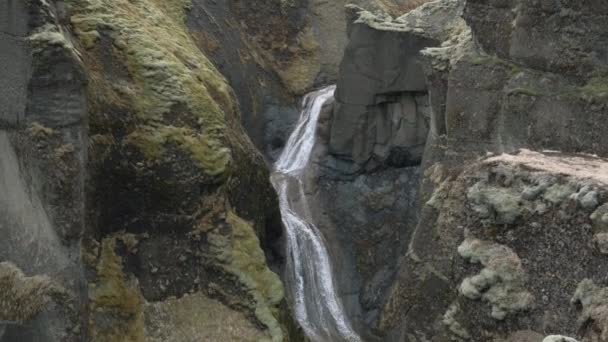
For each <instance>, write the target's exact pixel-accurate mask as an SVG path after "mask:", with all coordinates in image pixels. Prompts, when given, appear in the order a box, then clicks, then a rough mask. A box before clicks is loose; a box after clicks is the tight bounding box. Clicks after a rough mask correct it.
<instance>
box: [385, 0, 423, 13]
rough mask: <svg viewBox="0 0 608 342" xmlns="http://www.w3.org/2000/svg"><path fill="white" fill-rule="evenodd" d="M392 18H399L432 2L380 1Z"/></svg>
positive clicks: (409, 0) (419, 0) (412, 0)
mask: <svg viewBox="0 0 608 342" xmlns="http://www.w3.org/2000/svg"><path fill="white" fill-rule="evenodd" d="M380 1H381V2H382V4H383V5H384V6H385V7H386V9H387V10H388V11H389V14H391V15H392V16H394V17H398V16H401V15H403V14H405V13H407V12H409V11H411V10H413V9H415V8H416V7H418V6H421V5H423V4H425V3H427V2H430V1H432V0H380Z"/></svg>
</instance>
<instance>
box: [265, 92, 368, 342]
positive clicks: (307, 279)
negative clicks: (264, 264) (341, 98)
mask: <svg viewBox="0 0 608 342" xmlns="http://www.w3.org/2000/svg"><path fill="white" fill-rule="evenodd" d="M335 89H336V87H335V86H330V87H327V88H324V89H321V90H319V91H316V92H313V93H311V94H309V95H307V96H306V97H305V98H304V109H303V110H302V114H301V116H300V120H299V122H298V124H297V126H296V129H295V130H294V132H293V133H292V134H291V136H290V138H289V141H288V142H287V145H286V147H285V149H284V150H283V153H282V154H281V156H280V157H279V160H278V161H277V162H276V164H275V172H274V173H273V175H272V177H271V181H272V184H273V185H274V187H275V189H276V191H277V193H278V195H279V205H280V209H281V214H282V219H283V225H284V226H285V230H286V244H287V276H286V278H287V283H288V287H289V288H290V290H291V295H292V297H293V302H294V303H293V304H294V310H295V315H296V318H297V320H298V322H299V323H300V325H301V326H302V328H303V329H304V331H305V332H306V334H307V335H308V337H309V338H310V339H312V340H313V341H315V342H325V341H331V342H335V341H349V342H356V341H361V338H360V337H359V335H358V334H357V333H356V332H355V331H354V329H353V328H352V326H351V324H350V322H349V320H348V318H347V317H346V315H345V313H344V309H343V305H342V302H341V300H340V298H338V296H337V294H336V288H335V284H334V279H333V273H332V269H331V261H330V257H329V254H328V252H327V247H326V246H325V241H324V239H323V236H322V235H321V232H320V231H319V230H318V229H317V227H315V225H314V224H313V223H312V222H313V220H312V217H311V213H310V208H309V205H308V202H307V198H306V196H305V193H304V180H303V178H304V173H305V171H306V169H307V167H308V165H309V162H310V156H311V153H312V150H313V147H314V145H315V141H316V139H315V137H316V130H317V122H318V119H319V114H320V112H321V109H322V107H323V104H324V103H325V102H327V101H328V100H329V99H331V98H332V97H333V94H334V91H335Z"/></svg>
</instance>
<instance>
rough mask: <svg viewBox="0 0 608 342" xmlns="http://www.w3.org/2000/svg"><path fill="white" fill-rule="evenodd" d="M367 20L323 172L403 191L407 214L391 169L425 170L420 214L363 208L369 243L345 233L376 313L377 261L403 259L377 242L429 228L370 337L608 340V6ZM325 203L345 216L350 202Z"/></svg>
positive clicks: (439, 11) (360, 18) (396, 265)
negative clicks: (607, 135)
mask: <svg viewBox="0 0 608 342" xmlns="http://www.w3.org/2000/svg"><path fill="white" fill-rule="evenodd" d="M351 10H352V11H353V12H354V13H355V14H356V15H354V18H353V22H352V24H351V26H350V30H349V32H350V37H349V38H350V40H349V44H348V45H347V48H346V53H345V58H344V60H343V61H342V63H341V68H340V77H339V82H338V90H337V93H336V102H335V104H334V105H333V109H332V110H330V112H332V113H331V114H328V116H329V117H328V119H327V121H328V123H327V125H326V126H327V128H326V130H327V133H325V134H326V136H327V140H326V146H327V156H324V157H322V160H321V165H322V174H323V175H324V176H322V179H323V178H327V177H330V178H332V177H333V178H338V179H342V180H344V179H347V178H349V179H378V181H380V180H386V181H388V182H387V183H390V184H391V186H389V189H390V190H387V192H386V193H387V194H388V195H383V196H380V197H379V199H380V201H381V203H391V202H390V201H389V202H386V201H387V200H389V199H390V198H391V195H390V194H391V193H395V192H397V193H399V192H402V193H403V192H405V191H406V190H405V189H403V188H402V187H403V186H404V185H402V184H400V183H399V182H394V181H392V180H391V178H390V177H387V176H386V174H387V173H389V172H393V173H395V174H398V175H400V176H401V177H409V176H408V175H409V174H410V172H411V171H409V170H410V169H411V168H412V166H413V167H415V168H418V172H419V173H420V175H421V179H420V182H419V183H418V184H415V185H413V186H414V187H415V188H416V189H418V192H417V193H416V192H413V191H412V192H410V196H415V199H414V202H416V203H417V205H416V207H417V208H416V209H408V210H403V209H402V210H401V211H395V207H393V209H392V212H393V213H395V212H398V213H399V214H398V215H399V216H398V217H397V218H396V219H395V220H393V219H391V220H386V219H382V218H380V219H379V218H378V217H377V216H373V215H369V214H368V215H367V216H366V215H363V216H362V217H361V220H362V222H365V223H364V224H363V225H362V226H363V227H365V228H364V232H362V233H360V231H359V230H358V228H354V227H356V225H353V224H346V225H342V224H336V226H340V227H341V228H340V229H342V230H340V233H337V235H338V236H342V237H343V238H342V239H341V240H340V239H338V240H337V246H340V245H341V246H343V248H344V249H345V250H350V251H351V252H350V254H351V255H353V256H360V257H358V258H357V257H355V258H354V260H357V261H355V262H354V263H353V264H354V266H353V267H352V268H351V270H350V272H352V273H351V278H352V279H359V284H360V286H358V287H357V286H355V288H353V289H351V290H350V292H351V293H352V294H357V295H359V303H368V300H367V298H369V294H370V292H369V290H368V289H369V287H367V286H365V285H363V284H373V283H374V281H375V279H379V278H380V277H381V276H380V274H382V273H383V272H385V271H384V270H381V269H380V268H378V267H375V268H372V270H374V271H373V272H371V273H370V272H369V268H367V267H366V266H365V265H366V264H367V263H369V260H373V259H374V258H376V257H379V256H382V255H386V254H387V253H389V254H390V253H391V252H390V251H392V250H394V249H391V248H387V246H386V245H384V244H379V245H375V246H374V247H373V248H371V249H368V248H366V247H364V246H366V244H367V245H369V244H372V245H373V244H374V242H373V241H375V237H376V236H378V234H382V231H383V230H382V229H380V228H379V227H393V224H394V223H393V222H412V221H414V223H413V224H410V225H409V227H408V228H406V229H405V230H403V231H402V234H401V235H400V236H401V237H400V238H399V243H398V244H397V246H401V248H402V249H401V250H400V252H399V256H395V257H391V258H390V259H388V260H385V261H383V262H382V265H392V266H390V267H391V269H395V270H396V271H395V272H394V273H389V274H391V275H390V276H388V277H386V276H385V278H386V279H388V280H386V281H385V284H387V285H384V286H381V287H379V289H380V291H379V292H376V294H375V296H376V298H378V299H377V300H376V304H375V306H364V307H363V310H362V311H360V312H357V311H356V310H354V311H353V315H361V316H360V317H362V319H361V320H362V321H363V322H364V323H363V324H362V325H363V326H364V327H363V328H362V329H364V330H366V329H367V331H368V332H369V334H370V335H371V336H372V337H370V340H373V336H375V337H376V338H377V339H378V340H386V341H438V342H439V341H448V340H457V341H509V342H511V341H534V342H541V341H555V340H558V341H559V340H561V339H564V340H565V337H560V336H558V335H564V336H571V337H573V338H577V339H579V340H581V341H603V340H605V339H606V331H608V325H607V321H606V320H605V306H606V303H607V302H606V299H605V296H604V292H605V288H604V286H606V284H605V279H604V277H603V274H605V272H606V270H605V267H606V254H605V246H604V242H603V234H604V230H603V229H604V228H603V223H601V222H603V221H602V219H601V217H603V215H604V214H603V213H604V212H605V208H604V207H605V204H604V203H605V202H606V200H607V198H606V191H607V188H606V183H605V181H606V179H605V175H604V174H605V172H606V166H607V165H608V164H607V160H606V159H604V157H607V155H608V150H607V146H608V145H606V144H605V143H604V142H603V139H602V137H603V133H602V132H605V131H606V129H607V128H608V127H605V125H606V124H605V122H606V121H605V120H603V118H604V117H605V116H606V99H607V97H606V94H607V92H606V89H604V88H605V87H604V86H603V83H604V82H605V75H604V71H605V70H604V69H605V68H606V66H607V61H606V59H605V52H604V48H605V44H604V43H603V41H604V39H605V35H604V34H603V33H602V32H604V31H605V29H606V27H605V17H606V5H605V4H604V3H603V2H594V1H583V2H569V1H513V2H508V3H507V2H497V1H483V0H468V1H456V0H440V1H434V2H431V3H428V4H426V5H423V6H421V7H419V8H418V9H416V10H414V11H413V12H411V13H409V14H407V15H404V16H402V17H399V18H397V19H390V18H386V17H382V16H377V15H373V14H372V13H370V12H366V11H363V10H361V9H358V8H356V7H351ZM397 46H401V47H402V48H397ZM423 95H424V96H428V104H427V106H428V107H430V110H427V109H426V106H424V105H423V106H419V103H420V101H419V100H418V99H422V98H423V97H422V96H423ZM404 97H405V99H406V100H405V101H409V103H410V105H409V108H410V109H409V110H404V108H407V106H404ZM387 104H388V105H387ZM414 104H416V105H414ZM404 123H405V126H404ZM419 123H424V125H423V126H422V127H423V128H420V126H418V124H419ZM407 125H411V128H409V129H410V130H411V131H407V127H408V126H407ZM404 127H406V128H404ZM414 127H416V128H414ZM401 132H404V133H401ZM405 132H409V133H405ZM411 132H415V133H416V134H412V133H411ZM425 132H428V138H423V137H422V135H423V134H424V133H425ZM402 134H403V135H402ZM402 137H407V139H402ZM420 144H424V145H425V146H424V148H422V149H421V148H420ZM395 156H401V157H399V158H395ZM395 160H402V161H405V162H403V163H395V162H394V161H395ZM359 182H360V181H356V182H352V181H351V182H350V183H349V185H348V186H350V187H352V188H361V185H360V184H359ZM367 184H369V181H367ZM406 186H411V185H409V184H408V185H406ZM351 190H352V189H351ZM351 190H349V191H348V193H356V191H355V190H352V191H351ZM324 193H328V192H327V191H326V192H324ZM374 193H375V191H373V190H367V191H365V192H364V194H363V195H362V197H363V198H365V197H364V196H369V195H371V194H374ZM321 196H322V197H323V196H325V197H328V198H332V200H331V201H328V203H329V204H327V205H328V206H329V208H328V209H326V211H328V212H332V211H334V210H336V208H337V207H340V206H341V205H342V203H339V204H335V203H336V199H335V198H334V197H333V195H321ZM373 198H374V199H373V200H372V198H369V197H368V198H367V200H363V201H364V203H366V204H367V205H373V204H374V203H376V202H377V201H378V197H373ZM409 200H411V199H409ZM406 201H407V200H406ZM403 202H404V201H403V200H401V201H398V203H403ZM332 203H334V204H332ZM395 205H396V204H395ZM404 209H405V208H404ZM338 212H340V211H338ZM362 212H364V211H353V214H351V215H352V216H353V217H357V215H362V214H361V213H362ZM342 216H344V215H343V214H342ZM343 220H344V219H342V218H339V217H336V218H334V219H333V222H340V223H341V221H343ZM335 229H338V228H334V229H330V230H331V231H334V230H335ZM389 229H390V228H389ZM331 234H332V232H329V233H328V235H330V236H331ZM359 234H360V235H359ZM345 236H349V238H344V237H345ZM350 236H354V238H350ZM384 239H393V240H392V241H394V239H395V237H390V236H389V235H384V238H383V239H381V241H386V240H384ZM354 242H356V243H354ZM338 262H339V261H338ZM343 277H346V276H345V275H343ZM378 307H380V308H379V309H378ZM549 334H555V336H549V337H547V335H549ZM545 338H546V339H545Z"/></svg>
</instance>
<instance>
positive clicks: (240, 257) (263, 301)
mask: <svg viewBox="0 0 608 342" xmlns="http://www.w3.org/2000/svg"><path fill="white" fill-rule="evenodd" d="M226 221H227V222H228V223H229V224H230V225H231V226H232V228H233V230H234V231H233V234H234V240H233V242H232V251H231V256H232V258H231V262H230V264H229V265H228V266H227V268H228V270H230V271H231V273H234V274H235V275H237V276H238V277H239V279H240V280H241V281H242V282H243V284H245V285H246V286H247V287H248V288H249V289H250V291H251V293H252V294H253V297H254V299H255V302H256V307H255V315H256V317H257V318H258V320H260V322H262V323H263V324H264V325H266V327H267V328H268V331H269V333H270V335H271V336H272V341H282V340H283V331H282V329H281V326H280V324H279V322H278V319H279V318H280V313H279V308H278V306H279V304H280V303H281V301H282V300H283V298H284V290H283V284H282V283H281V280H280V279H279V277H278V276H277V275H276V274H275V273H274V272H272V271H271V270H270V269H269V268H268V265H267V264H266V257H265V255H264V252H263V251H262V249H261V248H260V241H259V240H258V237H257V235H256V234H255V231H254V229H253V227H252V226H251V224H249V223H248V222H246V221H244V220H243V219H241V218H240V217H238V216H237V215H236V214H235V213H234V212H232V211H229V212H228V216H227V218H226Z"/></svg>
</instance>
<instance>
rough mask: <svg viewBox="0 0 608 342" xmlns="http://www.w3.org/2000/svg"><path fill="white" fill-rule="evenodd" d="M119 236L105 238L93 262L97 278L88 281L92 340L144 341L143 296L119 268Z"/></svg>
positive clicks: (120, 262) (120, 267) (120, 266)
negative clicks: (96, 260) (117, 245)
mask: <svg viewBox="0 0 608 342" xmlns="http://www.w3.org/2000/svg"><path fill="white" fill-rule="evenodd" d="M117 239H118V237H116V236H114V237H109V238H105V239H104V240H103V241H102V243H101V252H100V256H99V260H98V263H97V266H96V271H97V279H96V281H95V282H93V283H91V284H89V299H90V305H91V309H92V312H93V314H92V315H91V317H90V319H89V327H90V330H91V335H92V340H93V341H100V342H106V341H107V342H114V341H124V342H143V341H144V320H143V303H144V300H143V297H142V295H141V294H140V292H139V289H138V288H137V286H136V285H135V284H133V283H131V282H130V281H129V279H128V278H127V276H126V275H125V274H124V272H123V269H122V258H121V257H120V256H118V255H117V254H116V251H115V249H116V240H117Z"/></svg>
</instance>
